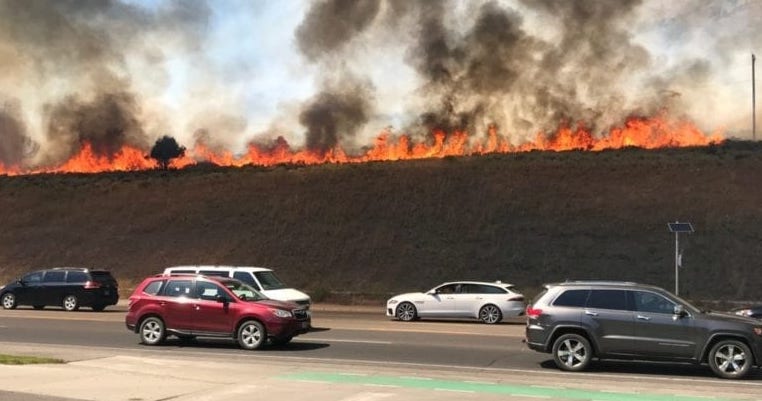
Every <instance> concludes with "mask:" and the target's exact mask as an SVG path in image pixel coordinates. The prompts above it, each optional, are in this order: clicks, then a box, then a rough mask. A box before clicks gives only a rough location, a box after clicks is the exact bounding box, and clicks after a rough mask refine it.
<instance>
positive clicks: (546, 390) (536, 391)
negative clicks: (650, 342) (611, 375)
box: [279, 372, 732, 401]
mask: <svg viewBox="0 0 762 401" xmlns="http://www.w3.org/2000/svg"><path fill="white" fill-rule="evenodd" d="M279 378H280V379H286V380H299V381H306V382H311V383H315V382H320V383H331V384H334V383H340V384H359V385H371V386H384V387H387V386H388V387H401V388H414V389H425V390H439V391H462V392H474V393H489V394H506V395H513V396H526V397H538V398H552V399H563V400H597V401H707V400H712V401H724V400H732V399H728V398H716V397H706V396H688V395H669V394H646V393H627V392H613V391H595V390H579V389H571V388H560V387H559V388H553V387H539V386H531V385H513V384H496V383H474V382H469V381H457V380H439V379H431V378H425V377H409V376H407V377H395V376H359V375H346V374H341V373H321V372H305V373H294V374H288V375H283V376H279Z"/></svg>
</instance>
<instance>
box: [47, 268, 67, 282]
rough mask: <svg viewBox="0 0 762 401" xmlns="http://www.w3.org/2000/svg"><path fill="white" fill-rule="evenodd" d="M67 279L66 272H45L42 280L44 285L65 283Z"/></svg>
mask: <svg viewBox="0 0 762 401" xmlns="http://www.w3.org/2000/svg"><path fill="white" fill-rule="evenodd" d="M64 278H66V271H59V270H51V271H47V272H45V276H43V278H42V282H43V283H63V282H64Z"/></svg>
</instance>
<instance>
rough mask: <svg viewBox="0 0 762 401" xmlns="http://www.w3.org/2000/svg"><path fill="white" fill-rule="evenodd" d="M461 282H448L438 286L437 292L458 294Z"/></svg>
mask: <svg viewBox="0 0 762 401" xmlns="http://www.w3.org/2000/svg"><path fill="white" fill-rule="evenodd" d="M460 288H461V284H447V285H443V286H441V287H439V288H437V290H436V292H437V294H457V293H460Z"/></svg>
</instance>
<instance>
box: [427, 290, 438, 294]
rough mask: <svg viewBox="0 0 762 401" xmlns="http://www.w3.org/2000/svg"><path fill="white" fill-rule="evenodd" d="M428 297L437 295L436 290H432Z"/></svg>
mask: <svg viewBox="0 0 762 401" xmlns="http://www.w3.org/2000/svg"><path fill="white" fill-rule="evenodd" d="M426 295H437V292H436V291H434V290H431V291H429V292H427V293H426Z"/></svg>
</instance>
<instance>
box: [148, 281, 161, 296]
mask: <svg viewBox="0 0 762 401" xmlns="http://www.w3.org/2000/svg"><path fill="white" fill-rule="evenodd" d="M162 284H164V281H162V280H157V281H152V282H150V283H149V284H148V285H147V286H145V288H143V292H145V293H146V294H151V295H156V294H158V293H159V291H160V290H161V286H162Z"/></svg>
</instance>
